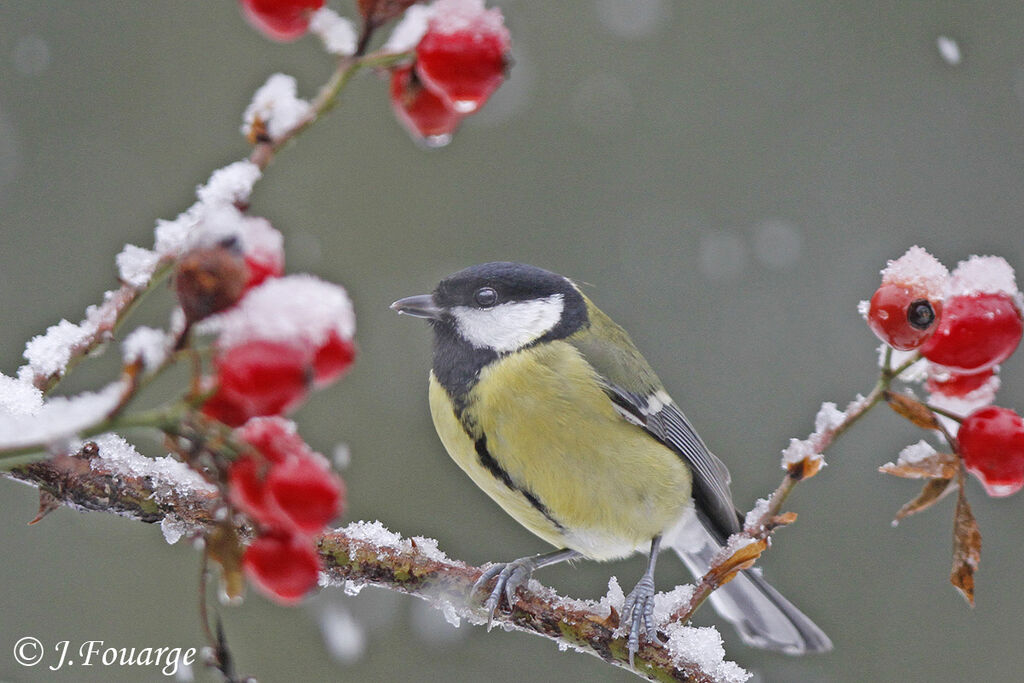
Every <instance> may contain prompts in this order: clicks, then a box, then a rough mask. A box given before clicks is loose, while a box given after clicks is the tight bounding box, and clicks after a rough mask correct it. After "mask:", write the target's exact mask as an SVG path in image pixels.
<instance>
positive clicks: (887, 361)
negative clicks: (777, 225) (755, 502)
mask: <svg viewBox="0 0 1024 683" xmlns="http://www.w3.org/2000/svg"><path fill="white" fill-rule="evenodd" d="M918 360H920V356H919V355H916V354H915V355H914V356H912V357H911V358H908V359H907V360H906V361H904V362H903V363H901V364H900V365H899V366H897V367H896V368H892V367H891V365H892V349H891V348H889V347H886V350H885V357H884V358H883V360H882V369H881V371H880V372H879V375H878V381H877V382H876V383H875V386H874V387H873V388H872V389H871V392H870V393H868V395H867V396H865V397H864V398H863V399H861V400H859V401H855V402H854V403H853V404H851V405H850V407H848V408H847V410H846V413H845V417H844V418H843V420H842V422H840V423H839V424H837V425H835V426H834V427H832V428H830V429H827V430H825V431H824V432H822V433H821V434H820V435H819V436H818V438H817V440H816V442H815V444H814V445H815V451H816V452H817V453H819V454H824V453H825V451H827V450H828V449H829V447H831V446H832V444H834V443H835V441H836V439H838V438H839V437H840V436H842V435H843V434H844V433H845V432H846V431H847V430H848V429H849V428H850V427H852V426H853V425H854V424H856V423H857V422H858V421H859V420H860V419H861V418H862V417H864V416H865V415H867V414H868V412H870V411H871V409H872V408H874V407H875V406H876V405H878V404H879V403H880V402H881V401H882V399H883V398H884V396H885V392H886V391H888V390H889V387H890V386H891V385H892V383H893V381H895V380H896V379H898V378H899V376H900V375H901V374H902V373H903V372H905V371H906V370H907V369H908V368H909V367H910V366H911V365H913V364H914V363H916V362H917V361H918ZM943 431H944V432H945V430H943ZM946 437H947V439H949V438H951V437H950V436H949V434H948V432H947V433H946ZM950 443H953V442H952V441H950ZM805 478H808V477H806V476H805V465H804V463H797V464H796V466H791V467H790V468H789V469H788V470H787V472H786V475H785V476H784V477H783V479H782V482H781V483H780V484H779V486H778V488H776V489H775V490H774V491H773V492H772V494H771V496H769V498H768V505H767V506H766V508H765V511H764V512H763V513H762V514H761V516H760V517H759V518H757V519H756V520H753V521H752V522H750V523H748V524H747V525H746V528H745V529H744V530H743V532H741V533H742V534H743V535H745V536H747V537H748V538H750V539H751V540H766V539H768V537H769V536H770V535H771V533H772V532H773V531H774V530H775V528H777V527H778V526H779V525H780V524H783V523H786V522H780V521H777V518H778V516H779V514H780V513H781V512H782V506H783V504H784V503H785V501H786V499H787V498H788V497H789V494H790V493H792V491H793V489H794V488H795V487H796V485H797V483H799V482H800V481H803V480H804V479H805ZM730 559H731V558H730V557H729V556H725V557H719V558H717V559H716V561H715V562H713V563H712V565H711V567H710V568H709V569H708V571H707V572H706V573H705V574H704V576H702V577H701V578H700V580H699V581H698V582H697V585H696V588H695V589H694V591H693V595H692V596H691V598H690V600H689V602H688V603H687V605H685V606H684V607H683V608H681V609H680V610H678V611H676V612H675V613H674V614H673V615H672V617H671V621H677V620H678V621H685V620H688V619H690V618H691V617H692V616H693V614H694V613H695V612H696V611H697V609H698V608H699V607H700V606H701V605H702V604H703V603H704V601H705V600H707V598H708V597H709V596H710V595H711V593H713V592H714V591H715V590H716V589H717V588H718V587H719V586H721V585H722V584H723V583H724V582H725V581H724V579H727V578H728V577H729V576H731V573H730V572H728V571H723V569H722V568H723V566H724V565H725V564H726V563H727V562H728V561H729V560H730Z"/></svg>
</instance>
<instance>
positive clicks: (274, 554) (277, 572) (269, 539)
mask: <svg viewBox="0 0 1024 683" xmlns="http://www.w3.org/2000/svg"><path fill="white" fill-rule="evenodd" d="M242 569H244V570H245V573H246V575H247V576H248V577H249V580H250V581H252V582H253V583H254V584H256V586H257V587H258V588H259V589H260V590H261V591H262V592H263V593H264V594H265V595H266V596H267V597H269V598H270V599H272V600H274V601H275V602H277V603H279V604H282V605H294V604H295V603H297V602H298V601H300V600H301V599H302V598H303V597H304V596H305V595H306V594H307V593H309V591H311V590H312V589H313V587H314V586H316V584H317V577H318V576H319V572H320V558H319V557H318V556H317V554H316V549H315V548H314V547H313V544H312V542H310V541H309V539H307V538H304V537H302V536H292V535H288V534H272V535H267V536H260V537H259V538H257V539H256V540H255V541H253V542H252V544H250V545H249V547H248V548H246V549H245V553H244V554H243V555H242Z"/></svg>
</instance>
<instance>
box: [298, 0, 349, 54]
mask: <svg viewBox="0 0 1024 683" xmlns="http://www.w3.org/2000/svg"><path fill="white" fill-rule="evenodd" d="M309 31H310V33H314V34H316V35H317V36H319V37H320V40H322V41H323V43H324V49H326V50H327V51H328V52H330V53H331V54H332V55H338V56H339V57H347V56H348V55H351V54H354V53H355V51H356V41H357V36H356V28H355V26H353V25H352V22H351V21H349V20H348V19H345V18H344V17H341V16H338V13H337V12H335V11H334V10H332V9H330V8H329V7H321V8H320V9H318V10H317V11H316V12H313V16H312V17H311V18H310V21H309Z"/></svg>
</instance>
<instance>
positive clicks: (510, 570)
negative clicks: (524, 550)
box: [473, 557, 537, 631]
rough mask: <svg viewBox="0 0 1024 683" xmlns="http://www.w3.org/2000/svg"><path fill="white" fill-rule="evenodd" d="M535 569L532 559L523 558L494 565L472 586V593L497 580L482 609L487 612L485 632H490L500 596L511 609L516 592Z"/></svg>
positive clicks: (499, 602) (535, 565)
mask: <svg viewBox="0 0 1024 683" xmlns="http://www.w3.org/2000/svg"><path fill="white" fill-rule="evenodd" d="M535 569H537V564H536V563H535V562H534V561H533V558H532V557H523V558H520V559H518V560H513V561H512V562H506V563H502V564H496V565H494V566H493V567H489V568H488V569H487V570H486V571H485V572H484V573H483V574H481V575H480V578H479V579H477V580H476V583H474V584H473V592H474V593H475V592H476V591H478V590H482V589H483V588H484V586H486V585H487V582H488V581H490V580H491V579H493V578H494V577H495V576H497V577H498V580H497V581H495V582H494V588H492V589H491V592H490V593H489V594H488V596H487V600H485V601H484V609H486V610H487V630H488V631H490V630H491V626H492V623H493V621H494V613H495V612H496V611H497V610H498V606H499V605H500V604H501V596H502V595H503V594H504V596H505V601H506V602H507V603H508V606H509V608H510V609H511V607H512V605H513V603H514V602H515V598H516V591H517V590H519V588H520V587H522V586H525V585H526V582H527V581H529V580H530V577H531V576H533V572H534V570H535Z"/></svg>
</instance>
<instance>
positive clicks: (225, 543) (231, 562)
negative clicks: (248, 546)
mask: <svg viewBox="0 0 1024 683" xmlns="http://www.w3.org/2000/svg"><path fill="white" fill-rule="evenodd" d="M243 550H244V549H243V547H242V540H241V539H240V538H239V537H238V532H237V530H236V529H235V526H234V524H230V523H227V522H225V523H223V524H219V525H218V526H217V527H216V528H214V529H213V530H212V531H211V532H210V533H209V534H207V536H206V553H207V556H208V557H209V558H210V559H211V560H213V561H214V562H216V563H217V564H219V565H220V570H221V571H220V582H221V590H222V592H223V594H224V595H225V596H227V597H228V598H229V599H230V600H238V599H241V597H242V595H244V593H245V576H244V575H243V574H242V552H243Z"/></svg>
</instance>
